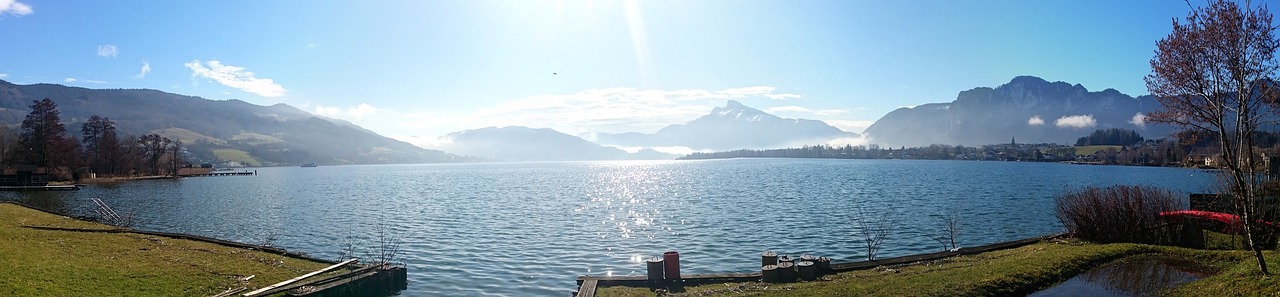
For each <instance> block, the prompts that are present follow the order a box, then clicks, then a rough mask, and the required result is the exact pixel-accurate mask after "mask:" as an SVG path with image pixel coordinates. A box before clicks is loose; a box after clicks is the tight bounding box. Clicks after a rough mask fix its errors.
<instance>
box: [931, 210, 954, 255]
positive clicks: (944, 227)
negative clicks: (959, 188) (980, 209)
mask: <svg viewBox="0 0 1280 297" xmlns="http://www.w3.org/2000/svg"><path fill="white" fill-rule="evenodd" d="M934 218H935V219H937V224H938V225H937V227H938V232H939V233H938V234H936V235H933V236H930V237H929V238H930V239H933V240H934V241H937V242H938V244H939V245H942V250H944V251H954V250H956V249H957V248H959V245H958V244H957V240H956V237H958V236H959V235H960V212H959V211H956V210H954V209H953V210H951V212H950V213H948V214H945V215H936V216H934Z"/></svg>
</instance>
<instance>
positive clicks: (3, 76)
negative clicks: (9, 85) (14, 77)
mask: <svg viewBox="0 0 1280 297" xmlns="http://www.w3.org/2000/svg"><path fill="white" fill-rule="evenodd" d="M6 77H9V74H8V73H0V78H6Z"/></svg>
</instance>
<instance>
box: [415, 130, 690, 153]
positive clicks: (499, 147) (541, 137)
mask: <svg viewBox="0 0 1280 297" xmlns="http://www.w3.org/2000/svg"><path fill="white" fill-rule="evenodd" d="M443 139H445V141H444V142H446V143H447V144H445V145H441V146H439V147H437V148H439V149H441V150H444V151H447V152H451V153H455V154H463V155H468V156H476V157H482V158H488V159H492V160H499V161H596V160H670V159H675V158H676V157H678V156H676V155H670V154H663V153H659V152H657V151H653V150H642V151H639V152H636V153H628V152H626V151H623V150H620V149H617V148H612V147H605V146H601V145H599V144H596V143H593V142H590V141H587V140H584V139H582V138H580V137H577V136H573V135H569V134H564V133H561V132H559V131H556V130H552V129H549V128H541V129H534V128H529V127H521V126H510V127H488V128H480V129H474V130H466V131H459V132H453V133H449V135H446V136H445V137H444V138H443Z"/></svg>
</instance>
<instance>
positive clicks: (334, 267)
mask: <svg viewBox="0 0 1280 297" xmlns="http://www.w3.org/2000/svg"><path fill="white" fill-rule="evenodd" d="M356 260H359V258H352V259H351V260H346V261H342V262H341V263H338V264H333V266H329V267H325V268H324V269H320V270H316V271H312V272H311V273H307V274H303V275H302V276H299V277H295V278H291V279H289V280H286V281H282V282H278V283H276V284H274V285H270V286H266V287H264V288H261V289H257V290H254V291H253V292H249V293H244V294H243V295H240V296H246V297H247V296H255V295H256V294H258V293H262V292H266V291H270V290H271V289H275V288H279V287H283V286H287V285H289V284H292V283H295V282H298V281H300V280H303V279H306V278H308V277H312V276H315V275H317V274H321V273H325V272H329V271H330V270H334V269H338V267H342V266H346V265H347V264H351V263H352V262H355V261H356Z"/></svg>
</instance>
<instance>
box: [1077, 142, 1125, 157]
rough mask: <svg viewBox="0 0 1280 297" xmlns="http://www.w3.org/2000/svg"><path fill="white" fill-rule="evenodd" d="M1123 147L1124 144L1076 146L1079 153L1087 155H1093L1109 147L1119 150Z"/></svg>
mask: <svg viewBox="0 0 1280 297" xmlns="http://www.w3.org/2000/svg"><path fill="white" fill-rule="evenodd" d="M1122 147H1123V146H1119V145H1085V146H1077V147H1075V148H1076V154H1077V155H1086V156H1087V155H1092V154H1093V153H1096V152H1098V151H1105V150H1107V149H1115V150H1116V151H1117V152H1118V151H1120V148H1122Z"/></svg>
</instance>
